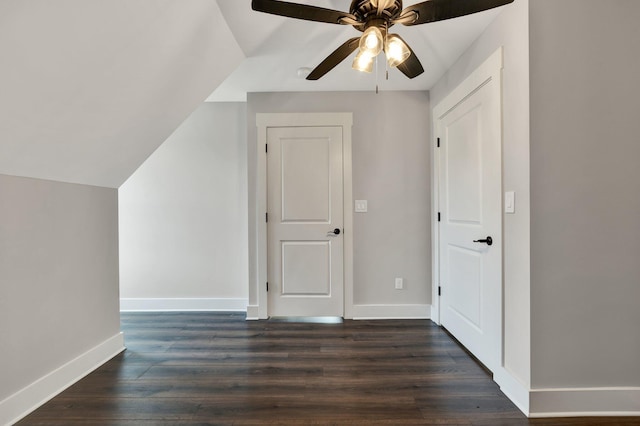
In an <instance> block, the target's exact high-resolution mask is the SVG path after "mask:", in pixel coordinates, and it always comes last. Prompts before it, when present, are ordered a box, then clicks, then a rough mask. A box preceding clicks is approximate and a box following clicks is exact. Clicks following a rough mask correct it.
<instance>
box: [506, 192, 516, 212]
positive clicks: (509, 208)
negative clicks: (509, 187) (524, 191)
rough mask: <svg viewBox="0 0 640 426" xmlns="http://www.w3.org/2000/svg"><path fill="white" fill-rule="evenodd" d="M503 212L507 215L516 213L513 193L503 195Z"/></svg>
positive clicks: (514, 194)
mask: <svg viewBox="0 0 640 426" xmlns="http://www.w3.org/2000/svg"><path fill="white" fill-rule="evenodd" d="M504 212H505V213H509V214H513V213H515V212H516V193H515V192H514V191H507V192H505V193H504Z"/></svg>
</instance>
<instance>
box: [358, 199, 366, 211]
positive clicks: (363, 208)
mask: <svg viewBox="0 0 640 426" xmlns="http://www.w3.org/2000/svg"><path fill="white" fill-rule="evenodd" d="M366 212H367V200H356V213H366Z"/></svg>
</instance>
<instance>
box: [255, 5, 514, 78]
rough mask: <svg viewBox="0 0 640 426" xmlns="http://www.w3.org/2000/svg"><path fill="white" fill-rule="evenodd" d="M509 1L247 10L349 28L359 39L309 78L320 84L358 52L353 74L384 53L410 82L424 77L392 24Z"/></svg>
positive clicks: (368, 69)
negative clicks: (354, 52) (344, 61)
mask: <svg viewBox="0 0 640 426" xmlns="http://www.w3.org/2000/svg"><path fill="white" fill-rule="evenodd" d="M511 2H513V0H427V1H424V2H422V3H417V4H414V5H412V6H408V7H406V8H404V9H403V8H402V0H352V2H351V7H350V8H349V12H341V11H339V10H333V9H326V8H323V7H317V6H311V5H306V4H299V3H291V2H286V1H280V0H252V1H251V8H252V9H253V10H255V11H258V12H265V13H270V14H273V15H280V16H286V17H290V18H297V19H304V20H307V21H316V22H327V23H329V24H339V25H352V26H353V27H354V28H355V29H356V30H358V31H360V32H362V33H363V34H362V36H360V37H354V38H351V39H349V40H347V41H345V42H344V43H343V44H342V45H341V46H340V47H338V48H337V49H336V50H335V51H334V52H333V53H331V54H330V55H329V56H327V58H325V60H324V61H322V62H321V63H320V64H319V65H318V66H317V67H316V68H315V69H314V70H313V71H311V73H310V74H309V75H308V76H307V80H318V79H319V78H320V77H322V76H323V75H325V74H326V73H328V72H329V71H331V70H332V69H333V68H334V67H335V66H336V65H338V64H339V63H340V62H342V61H343V60H345V59H346V58H347V57H348V56H349V55H351V53H353V51H355V50H356V49H359V52H358V54H357V55H356V58H355V60H354V61H353V68H354V69H357V70H359V71H365V72H371V71H372V69H373V59H374V58H375V57H376V56H377V55H378V54H379V53H380V52H382V51H384V53H385V56H386V58H387V63H388V64H389V66H390V67H392V68H393V67H397V68H398V69H399V70H400V72H402V73H403V74H404V75H406V76H407V77H409V78H414V77H417V76H419V75H420V74H422V73H423V72H424V68H422V64H421V63H420V61H419V60H418V57H417V56H416V55H415V54H414V53H413V50H411V48H410V47H409V46H408V45H407V43H406V42H405V41H404V40H403V39H402V38H401V37H400V36H399V35H398V34H390V33H389V29H390V28H391V27H392V26H393V25H395V24H403V25H407V26H411V25H419V24H426V23H429V22H436V21H442V20H445V19H451V18H457V17H459V16H464V15H470V14H472V13H477V12H482V11H484V10H488V9H492V8H494V7H499V6H503V5H505V4H508V3H511Z"/></svg>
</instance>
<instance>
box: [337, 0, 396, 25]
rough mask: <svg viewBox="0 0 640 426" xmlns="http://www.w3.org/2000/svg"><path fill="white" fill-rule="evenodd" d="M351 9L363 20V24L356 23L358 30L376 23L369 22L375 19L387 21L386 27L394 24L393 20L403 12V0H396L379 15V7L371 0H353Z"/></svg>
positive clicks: (353, 13)
mask: <svg viewBox="0 0 640 426" xmlns="http://www.w3.org/2000/svg"><path fill="white" fill-rule="evenodd" d="M349 11H350V12H351V14H352V15H355V16H356V17H357V18H358V20H359V21H361V22H363V24H362V25H358V26H355V25H354V27H355V28H356V29H357V30H360V31H364V30H365V29H367V28H368V27H370V26H371V25H376V24H373V23H372V24H369V22H370V21H373V20H377V21H379V20H382V21H384V22H386V25H385V27H386V28H389V27H391V26H392V25H393V23H392V22H391V20H393V19H395V18H397V17H398V16H399V15H400V12H402V0H394V1H393V3H392V4H391V5H390V6H387V7H386V8H385V9H384V10H383V11H382V14H381V15H378V9H377V8H375V7H373V5H372V4H371V1H370V0H353V1H352V2H351V7H350V8H349Z"/></svg>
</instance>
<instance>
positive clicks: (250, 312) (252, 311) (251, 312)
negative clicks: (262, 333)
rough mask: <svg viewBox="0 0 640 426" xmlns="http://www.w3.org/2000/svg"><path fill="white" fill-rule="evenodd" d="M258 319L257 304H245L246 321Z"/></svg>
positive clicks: (258, 310) (258, 308)
mask: <svg viewBox="0 0 640 426" xmlns="http://www.w3.org/2000/svg"><path fill="white" fill-rule="evenodd" d="M259 319H260V307H259V306H258V305H248V306H247V321H257V320H259Z"/></svg>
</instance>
